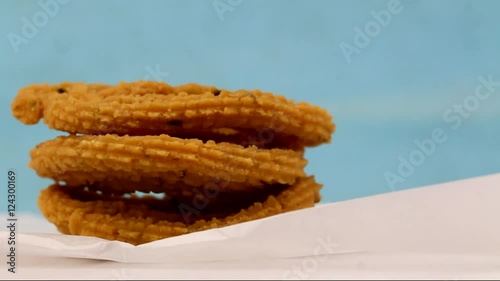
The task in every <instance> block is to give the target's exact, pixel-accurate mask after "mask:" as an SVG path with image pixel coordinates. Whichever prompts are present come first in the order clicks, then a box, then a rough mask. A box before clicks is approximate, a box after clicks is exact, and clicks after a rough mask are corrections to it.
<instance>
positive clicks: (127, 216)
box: [38, 177, 322, 245]
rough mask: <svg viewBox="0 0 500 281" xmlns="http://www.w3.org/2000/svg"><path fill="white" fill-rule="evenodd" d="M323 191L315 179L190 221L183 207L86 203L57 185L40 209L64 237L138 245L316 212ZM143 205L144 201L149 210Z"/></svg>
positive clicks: (44, 193)
mask: <svg viewBox="0 0 500 281" xmlns="http://www.w3.org/2000/svg"><path fill="white" fill-rule="evenodd" d="M321 187H322V186H321V185H320V184H317V183H315V181H314V178H313V177H308V178H301V179H300V180H298V181H297V182H296V183H295V184H294V185H292V186H290V187H289V188H286V189H285V190H283V191H281V192H280V193H279V194H278V195H275V196H274V195H270V196H269V197H267V199H265V201H263V202H255V203H253V204H252V205H250V206H246V207H242V209H241V210H239V211H237V212H235V213H231V212H220V211H219V212H216V213H210V212H208V211H206V212H204V210H205V209H204V208H200V209H198V210H197V211H198V212H199V214H198V215H195V216H192V215H190V213H189V210H191V209H187V208H186V207H181V206H183V205H180V204H179V205H177V206H175V205H174V206H173V209H168V206H167V207H165V209H164V210H157V209H152V208H151V206H152V204H151V203H150V202H147V200H148V199H137V198H132V199H123V198H110V197H103V198H102V199H96V198H86V196H85V195H83V194H82V193H81V192H80V193H78V192H74V193H71V192H69V191H68V189H67V188H64V187H61V186H58V185H52V186H50V187H48V188H47V189H44V190H43V191H42V192H41V194H40V197H39V200H38V205H39V207H40V209H41V210H42V213H43V214H44V216H45V217H46V218H47V219H48V220H49V221H50V222H52V223H53V224H55V225H56V226H57V228H58V229H59V230H60V231H61V232H63V233H66V234H73V235H86V236H95V237H100V238H104V239H108V240H119V241H123V242H127V243H131V244H134V245H139V244H143V243H148V242H151V241H155V240H159V239H163V238H167V237H173V236H177V235H182V234H187V233H192V232H196V231H201V230H207V229H213V228H219V227H224V226H229V225H233V224H237V223H242V222H247V221H251V220H256V219H260V218H264V217H269V216H273V215H277V214H280V213H284V212H289V211H293V210H299V209H303V208H307V207H312V206H314V204H315V202H317V200H318V199H319V197H318V196H319V195H318V192H319V190H320V189H321ZM90 197H95V195H91V196H90ZM141 200H146V201H145V202H147V204H144V203H143V202H141ZM149 200H150V199H149ZM170 207H172V206H170ZM191 208H193V207H191ZM175 209H177V211H175ZM206 210H208V208H207V209H206ZM192 213H195V212H192Z"/></svg>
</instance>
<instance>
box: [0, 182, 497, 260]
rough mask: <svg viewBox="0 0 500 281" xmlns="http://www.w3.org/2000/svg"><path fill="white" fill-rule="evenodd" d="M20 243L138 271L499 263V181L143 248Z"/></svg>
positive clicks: (330, 208)
mask: <svg viewBox="0 0 500 281" xmlns="http://www.w3.org/2000/svg"><path fill="white" fill-rule="evenodd" d="M22 224H23V221H22V220H20V221H19V225H22ZM6 234H7V233H6V232H5V231H3V232H2V235H1V238H2V242H0V243H1V244H2V245H5V244H4V243H6V241H5V239H6ZM17 239H18V241H19V245H20V246H18V249H19V251H20V252H21V255H22V254H23V252H24V253H26V254H27V253H29V254H30V255H39V256H56V257H74V258H85V259H101V260H112V261H118V262H135V263H158V262H190V263H193V262H213V261H228V260H241V259H252V260H255V259H275V258H294V257H306V256H320V255H338V254H345V253H351V254H353V253H358V254H359V253H392V254H394V253H423V254H425V253H433V254H439V255H462V256H464V255H465V256H488V257H493V258H495V257H499V258H500V174H497V175H491V176H486V177H481V178H476V179H469V180H465V181H459V182H454V183H446V184H441V185H435V186H429V187H423V188H416V189H412V190H406V191H400V192H393V193H388V194H382V195H377V196H372V197H367V198H362V199H356V200H350V201H345V202H339V203H332V204H324V205H319V206H316V207H314V208H310V209H305V210H300V211H295V212H290V213H286V214H282V215H278V216H274V217H269V218H266V219H261V220H257V221H252V222H248V223H242V224H238V225H234V226H229V227H225V228H220V229H213V230H208V231H203V232H198V233H192V234H188V235H183V236H177V237H173V238H168V239H164V240H160V241H156V242H152V243H148V244H143V245H140V246H132V245H130V244H127V243H122V242H117V241H107V240H103V239H99V238H94V237H82V236H69V235H62V234H58V233H36V232H31V233H18V238H17Z"/></svg>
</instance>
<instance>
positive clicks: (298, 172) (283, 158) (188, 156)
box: [30, 135, 307, 192]
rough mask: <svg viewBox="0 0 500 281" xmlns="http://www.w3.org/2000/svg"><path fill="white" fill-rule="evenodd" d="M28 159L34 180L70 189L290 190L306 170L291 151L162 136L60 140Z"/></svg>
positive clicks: (298, 154)
mask: <svg viewBox="0 0 500 281" xmlns="http://www.w3.org/2000/svg"><path fill="white" fill-rule="evenodd" d="M31 159H32V161H31V162H30V167H31V168H33V169H34V170H35V171H36V172H37V173H38V175H39V176H41V177H49V178H52V179H54V180H56V181H65V182H66V183H67V184H68V185H71V186H75V185H87V184H94V183H98V182H113V181H115V180H116V181H117V182H118V183H120V184H123V185H124V183H125V182H124V181H123V180H126V182H128V183H129V184H131V185H134V183H135V185H134V186H141V185H143V184H144V181H147V180H148V179H157V180H158V181H159V185H160V186H162V185H163V186H165V185H168V184H174V183H179V182H182V183H185V184H187V185H193V186H200V185H204V184H207V183H210V182H218V181H224V182H226V183H245V185H246V186H248V188H252V187H253V186H257V187H258V186H261V185H262V183H269V184H274V183H280V184H293V183H294V182H295V181H296V179H297V178H299V177H303V176H305V172H304V167H305V165H306V164H307V160H305V159H304V158H303V157H302V152H296V151H293V150H283V149H258V148H256V147H248V148H244V147H242V146H240V145H236V144H230V143H215V142H213V141H208V142H206V143H203V142H202V141H200V140H196V139H179V138H175V137H170V136H167V135H159V136H117V135H104V136H91V135H83V136H61V137H57V138H56V139H53V140H49V141H46V142H44V143H41V144H39V145H38V146H37V147H36V148H35V149H33V150H32V151H31ZM120 179H121V180H120ZM240 186H241V185H240ZM148 188H151V187H148ZM140 191H145V192H148V191H152V190H140ZM155 191H161V190H155Z"/></svg>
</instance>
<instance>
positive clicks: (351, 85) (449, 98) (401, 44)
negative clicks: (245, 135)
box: [0, 0, 500, 212]
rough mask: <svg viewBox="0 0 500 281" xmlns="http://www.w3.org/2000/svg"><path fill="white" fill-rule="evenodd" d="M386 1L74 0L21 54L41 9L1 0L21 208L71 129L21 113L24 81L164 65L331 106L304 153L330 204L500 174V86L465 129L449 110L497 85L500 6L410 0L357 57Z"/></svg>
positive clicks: (31, 205)
mask: <svg viewBox="0 0 500 281" xmlns="http://www.w3.org/2000/svg"><path fill="white" fill-rule="evenodd" d="M42 2H43V3H45V2H48V0H42ZM220 2H222V3H228V2H227V0H220ZM230 2H231V3H233V4H238V1H234V0H233V1H230ZM388 2H389V1H386V0H381V1H347V0H346V1H329V0H325V1H290V0H286V1H285V0H283V1H264V0H261V1H254V0H252V1H248V0H243V1H242V2H241V3H240V4H239V5H235V6H234V7H231V10H228V11H226V12H225V13H223V14H222V15H221V16H219V15H218V13H217V11H216V9H215V8H214V4H213V3H214V1H212V0H209V1H181V0H179V1H118V0H115V1H97V0H94V1H75V0H73V1H69V3H67V4H64V5H63V4H59V5H58V7H59V10H58V11H57V13H55V15H54V16H51V17H49V19H48V22H47V24H46V25H44V26H41V27H40V28H38V30H37V32H36V34H35V36H33V37H32V38H29V39H27V40H28V42H27V43H25V44H21V45H19V46H18V52H17V53H16V52H15V48H14V47H13V45H12V44H11V42H10V40H9V37H8V36H9V35H8V34H9V33H11V32H12V33H16V34H18V35H22V32H21V29H22V27H23V24H24V23H23V21H22V18H23V17H26V18H28V19H29V21H30V22H33V15H35V14H36V13H37V12H40V11H43V10H42V8H41V6H40V5H39V4H38V2H37V1H27V0H10V1H1V2H0V36H1V37H0V38H1V39H0V62H1V64H0V85H1V91H2V92H1V95H0V99H1V100H0V106H1V110H0V114H1V118H2V122H1V126H2V128H1V129H2V131H1V132H2V145H1V154H2V161H1V167H0V171H3V172H2V173H4V174H6V172H7V170H8V169H9V168H14V169H16V170H17V172H18V175H19V185H18V203H19V205H18V207H19V210H20V211H33V212H38V208H37V207H36V197H37V196H38V192H39V190H40V189H42V188H44V187H46V186H47V185H48V184H49V183H50V182H51V181H50V180H48V179H40V178H39V177H37V176H36V174H35V172H34V171H33V170H31V169H29V168H28V167H27V164H28V162H29V151H30V150H31V149H32V148H33V147H34V146H35V145H36V144H37V143H39V142H42V141H45V140H48V139H50V138H53V137H55V136H57V135H61V134H63V133H61V132H56V131H52V130H49V129H48V128H47V127H46V126H45V125H43V124H39V125H36V126H24V125H22V124H21V123H19V122H18V121H16V120H15V119H14V118H13V117H12V116H11V115H10V103H11V101H12V99H13V98H14V96H15V95H16V93H17V91H18V89H20V88H21V87H24V86H26V85H28V84H32V83H44V82H49V83H58V82H61V81H85V82H105V83H117V82H119V81H133V80H139V79H143V78H145V77H146V76H147V75H148V74H149V73H148V69H153V70H154V69H156V68H157V67H158V68H159V69H160V70H161V71H162V72H168V73H169V75H168V77H167V79H166V81H167V82H169V83H171V84H179V83H186V82H197V83H202V84H210V85H216V86H218V87H223V88H228V89H237V88H248V89H251V88H259V89H262V90H265V91H273V92H276V93H281V94H284V95H286V96H288V97H290V98H294V99H296V100H305V101H308V102H311V103H313V104H318V105H321V106H323V107H325V108H327V109H328V110H329V111H330V112H332V113H333V115H334V116H335V122H336V123H337V126H338V128H337V132H336V134H335V135H334V138H333V142H332V143H331V144H328V145H323V146H320V147H317V148H313V149H309V150H308V152H307V157H308V158H309V165H308V166H307V171H308V172H309V173H312V174H315V175H316V177H317V180H318V181H319V182H321V183H324V184H325V187H324V189H323V196H324V202H333V201H341V200H347V199H351V198H358V197H364V196H369V195H373V194H380V193H386V192H391V191H392V190H402V189H408V188H413V187H418V186H422V185H428V184H433V183H440V182H446V181H451V180H457V179H463V178H468V177H475V176H480V175H485V174H491V173H496V172H499V171H500V126H498V124H499V122H500V88H498V89H496V91H495V92H494V93H492V95H491V97H489V98H488V99H487V100H486V101H481V103H480V105H479V107H478V108H477V110H476V111H474V112H473V113H471V116H470V118H467V119H464V122H463V124H462V125H461V126H460V127H459V128H458V129H456V130H453V129H452V128H451V125H453V123H449V122H446V121H445V120H444V119H443V114H444V112H445V111H446V110H447V109H450V108H452V106H453V105H454V104H458V103H461V102H462V101H463V100H464V99H465V98H466V97H468V96H470V95H472V94H474V89H475V87H476V86H477V85H478V83H479V82H478V77H479V76H483V77H488V75H490V74H491V75H493V80H495V81H500V63H499V61H500V60H499V59H500V52H499V50H500V32H499V31H498V27H499V26H500V17H498V11H499V10H500V2H498V1H493V0H492V1H430V0H429V1H417V0H414V1H404V0H401V4H400V6H401V7H402V8H403V10H402V11H401V13H399V14H393V15H392V17H391V21H390V23H389V24H388V25H386V26H385V27H382V28H381V30H380V32H379V33H378V34H377V36H374V37H373V38H371V39H370V42H369V44H368V45H367V46H365V47H363V48H360V49H359V53H356V54H353V55H352V56H351V61H350V62H348V61H347V59H346V57H345V56H344V54H343V53H342V50H341V48H340V47H339V45H340V44H341V43H342V42H345V43H347V44H350V45H353V46H356V45H354V44H355V43H354V36H355V34H356V33H355V31H354V28H355V27H359V28H361V29H364V27H365V25H366V24H368V23H370V21H372V20H373V15H372V14H371V13H370V12H371V11H380V10H382V9H386V7H387V4H388ZM435 128H442V129H443V130H444V132H445V134H446V136H447V140H446V142H444V143H442V144H439V145H438V146H437V148H436V150H435V152H434V153H433V154H431V155H430V156H428V157H426V158H425V161H424V163H423V164H422V165H420V166H418V167H416V169H415V171H414V173H413V174H411V175H410V176H408V177H405V178H404V182H398V183H397V184H396V185H395V186H394V187H391V185H390V184H389V183H388V182H387V181H386V179H385V177H384V174H385V173H386V171H390V172H392V173H395V174H397V168H398V165H399V164H400V161H401V160H400V159H398V157H399V156H402V157H403V158H405V159H408V157H409V154H410V153H411V152H412V151H415V149H416V148H417V147H416V145H415V144H414V141H415V140H423V139H425V138H429V137H430V136H431V133H432V131H433V130H434V129H435ZM6 180H7V179H6V176H5V179H4V181H6ZM2 194H6V191H4V192H2ZM0 198H5V196H4V195H2V196H1V197H0ZM443 200H446V199H445V198H443ZM0 205H4V202H2V203H1V204H0Z"/></svg>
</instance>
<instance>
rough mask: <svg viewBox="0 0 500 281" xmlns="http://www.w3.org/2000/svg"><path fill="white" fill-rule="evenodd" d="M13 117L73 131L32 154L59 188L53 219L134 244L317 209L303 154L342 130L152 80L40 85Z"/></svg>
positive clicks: (48, 209) (266, 98)
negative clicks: (307, 209)
mask: <svg viewBox="0 0 500 281" xmlns="http://www.w3.org/2000/svg"><path fill="white" fill-rule="evenodd" d="M12 113H13V115H14V116H15V117H16V118H17V119H18V120H19V121H21V122H22V123H24V124H36V123H38V121H39V120H40V119H41V118H43V120H44V122H45V123H46V124H47V125H48V126H49V127H50V128H51V129H55V130H60V131H64V132H67V133H69V135H64V136H59V137H57V138H55V139H52V140H48V141H45V142H43V143H41V144H38V145H37V146H36V147H35V148H34V149H33V150H32V151H31V153H30V155H31V162H30V163H29V166H30V167H31V168H32V169H34V170H35V171H36V173H37V174H38V175H39V176H40V177H44V178H51V179H53V180H55V183H54V184H53V185H51V186H49V187H48V188H46V189H44V190H42V191H41V193H40V196H39V200H38V206H39V208H40V210H41V211H42V213H43V214H44V216H45V217H46V218H47V219H48V220H49V221H50V222H51V223H53V224H55V225H56V226H57V228H58V230H59V231H60V232H62V233H65V234H72V235H86V236H96V237H101V238H104V239H109V240H119V241H124V242H128V243H131V244H135V245H138V244H142V243H147V242H151V241H155V240H158V239H163V238H167V237H172V236H177V235H182V234H187V233H192V232H196V231H201V230H206V229H212V228H218V227H223V226H228V225H233V224H237V223H242V222H246V221H251V220H256V219H260V218H264V217H269V216H273V215H277V214H281V213H284V212H289V211H293V210H299V209H303V208H307V207H312V206H314V205H315V203H317V202H319V201H320V199H321V196H320V193H319V191H320V189H321V187H322V185H321V184H318V183H316V182H315V179H314V176H311V175H307V174H306V173H305V171H304V168H305V166H306V164H307V160H306V159H305V158H304V151H305V148H306V147H314V146H318V145H320V144H323V143H328V142H330V140H331V135H332V134H333V133H334V129H335V125H334V123H333V121H332V116H331V115H330V114H329V113H328V112H327V111H326V110H324V109H322V108H320V107H317V106H313V105H310V104H308V103H305V102H295V101H293V100H289V99H286V98H285V97H284V96H282V95H274V94H272V93H266V92H261V91H259V90H237V91H228V90H221V89H217V88H215V87H211V86H202V85H198V84H185V85H180V86H171V85H168V84H166V83H161V82H151V81H138V82H130V83H129V82H122V83H119V84H117V85H104V84H87V83H62V84H59V85H47V84H39V85H30V86H28V87H25V88H23V89H21V90H20V91H19V93H18V95H17V96H16V98H15V99H14V101H13V103H12Z"/></svg>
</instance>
